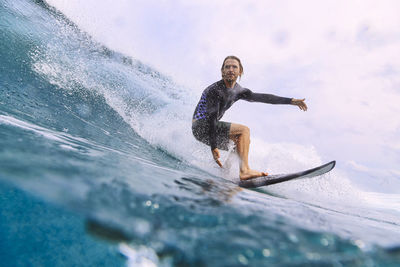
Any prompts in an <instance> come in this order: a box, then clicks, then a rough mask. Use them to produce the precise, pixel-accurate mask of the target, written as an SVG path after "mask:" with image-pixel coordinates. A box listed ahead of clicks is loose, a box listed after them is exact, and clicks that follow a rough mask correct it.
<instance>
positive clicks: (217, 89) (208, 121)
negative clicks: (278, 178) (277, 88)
mask: <svg viewBox="0 0 400 267" xmlns="http://www.w3.org/2000/svg"><path fill="white" fill-rule="evenodd" d="M221 74H222V80H220V81H218V82H215V83H213V84H211V85H210V86H208V87H207V88H206V89H205V90H204V91H203V94H202V95H201V98H200V101H199V103H198V104H197V106H196V109H195V111H194V114H193V121H192V131H193V135H194V136H195V138H196V139H197V140H199V141H200V142H202V143H204V144H207V145H209V146H210V147H211V152H212V155H213V158H214V160H215V162H216V163H217V164H218V165H219V166H220V167H221V168H222V163H221V161H220V160H219V157H220V153H219V149H222V150H228V143H229V140H233V142H234V143H235V145H236V148H235V149H236V152H237V154H238V155H239V159H240V166H239V167H240V172H239V177H240V179H241V180H247V179H250V178H255V177H261V176H267V175H268V173H267V172H260V171H255V170H252V169H251V168H250V166H249V162H248V156H249V146H250V130H249V128H248V127H247V126H244V125H241V124H236V123H230V122H224V121H220V119H221V118H222V116H223V115H224V113H225V111H226V110H228V109H229V108H230V107H231V106H232V104H233V103H235V102H236V101H237V100H239V99H243V100H246V101H250V102H261V103H269V104H291V105H296V106H298V107H299V108H300V109H301V110H303V111H306V110H307V105H306V103H305V102H304V100H305V99H294V98H287V97H280V96H275V95H271V94H260V93H253V92H252V91H251V90H250V89H247V88H243V87H241V86H240V85H239V84H238V83H237V82H236V80H237V78H238V77H241V76H242V75H243V66H242V63H241V61H240V59H239V58H238V57H236V56H228V57H226V58H225V59H224V61H223V63H222V67H221Z"/></svg>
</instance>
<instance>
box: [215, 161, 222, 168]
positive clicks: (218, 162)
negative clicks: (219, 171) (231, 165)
mask: <svg viewBox="0 0 400 267" xmlns="http://www.w3.org/2000/svg"><path fill="white" fill-rule="evenodd" d="M215 162H216V163H217V164H218V165H219V166H220V167H221V168H222V163H221V161H219V159H216V160H215Z"/></svg>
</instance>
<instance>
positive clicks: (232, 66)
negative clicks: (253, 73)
mask: <svg viewBox="0 0 400 267" xmlns="http://www.w3.org/2000/svg"><path fill="white" fill-rule="evenodd" d="M240 74H241V73H240V66H239V62H238V61H237V60H236V59H230V58H229V59H227V60H226V61H225V64H224V67H223V69H222V78H223V79H224V80H226V81H229V82H234V81H236V80H237V78H238V77H239V75H240Z"/></svg>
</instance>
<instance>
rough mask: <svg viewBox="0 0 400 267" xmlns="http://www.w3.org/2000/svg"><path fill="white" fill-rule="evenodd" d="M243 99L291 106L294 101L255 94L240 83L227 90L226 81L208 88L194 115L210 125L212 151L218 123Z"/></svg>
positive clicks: (214, 145) (215, 145) (195, 118)
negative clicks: (227, 111)
mask: <svg viewBox="0 0 400 267" xmlns="http://www.w3.org/2000/svg"><path fill="white" fill-rule="evenodd" d="M239 99H243V100H246V101H250V102H261V103H269V104H290V103H291V101H292V99H291V98H287V97H280V96H276V95H271V94H259V93H253V92H252V91H251V90H250V89H247V88H243V87H241V86H240V85H239V84H238V83H236V84H235V86H234V87H233V88H227V87H226V85H225V82H224V80H220V81H218V82H216V83H213V84H212V85H210V86H208V87H207V88H206V89H205V90H204V92H203V94H202V95H201V98H200V101H199V103H198V104H197V107H196V109H195V111H194V114H193V119H194V120H207V122H208V125H209V140H210V146H211V149H212V150H213V149H215V148H216V147H217V144H216V123H217V121H218V120H220V119H221V118H222V116H223V115H224V113H225V111H226V110H228V109H229V108H230V107H231V106H232V104H233V103H235V102H236V101H238V100H239Z"/></svg>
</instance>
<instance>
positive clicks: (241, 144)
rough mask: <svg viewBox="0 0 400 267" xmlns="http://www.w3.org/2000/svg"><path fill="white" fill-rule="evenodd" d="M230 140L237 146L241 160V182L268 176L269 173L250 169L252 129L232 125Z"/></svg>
mask: <svg viewBox="0 0 400 267" xmlns="http://www.w3.org/2000/svg"><path fill="white" fill-rule="evenodd" d="M229 138H230V139H232V140H233V141H234V142H235V144H236V151H237V153H238V155H239V158H240V173H239V177H240V179H241V180H247V179H250V178H255V177H260V176H266V175H268V173H266V172H259V171H255V170H252V169H250V166H249V147H250V129H249V128H248V127H247V126H244V125H241V124H236V123H232V124H231V129H230V131H229Z"/></svg>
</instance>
